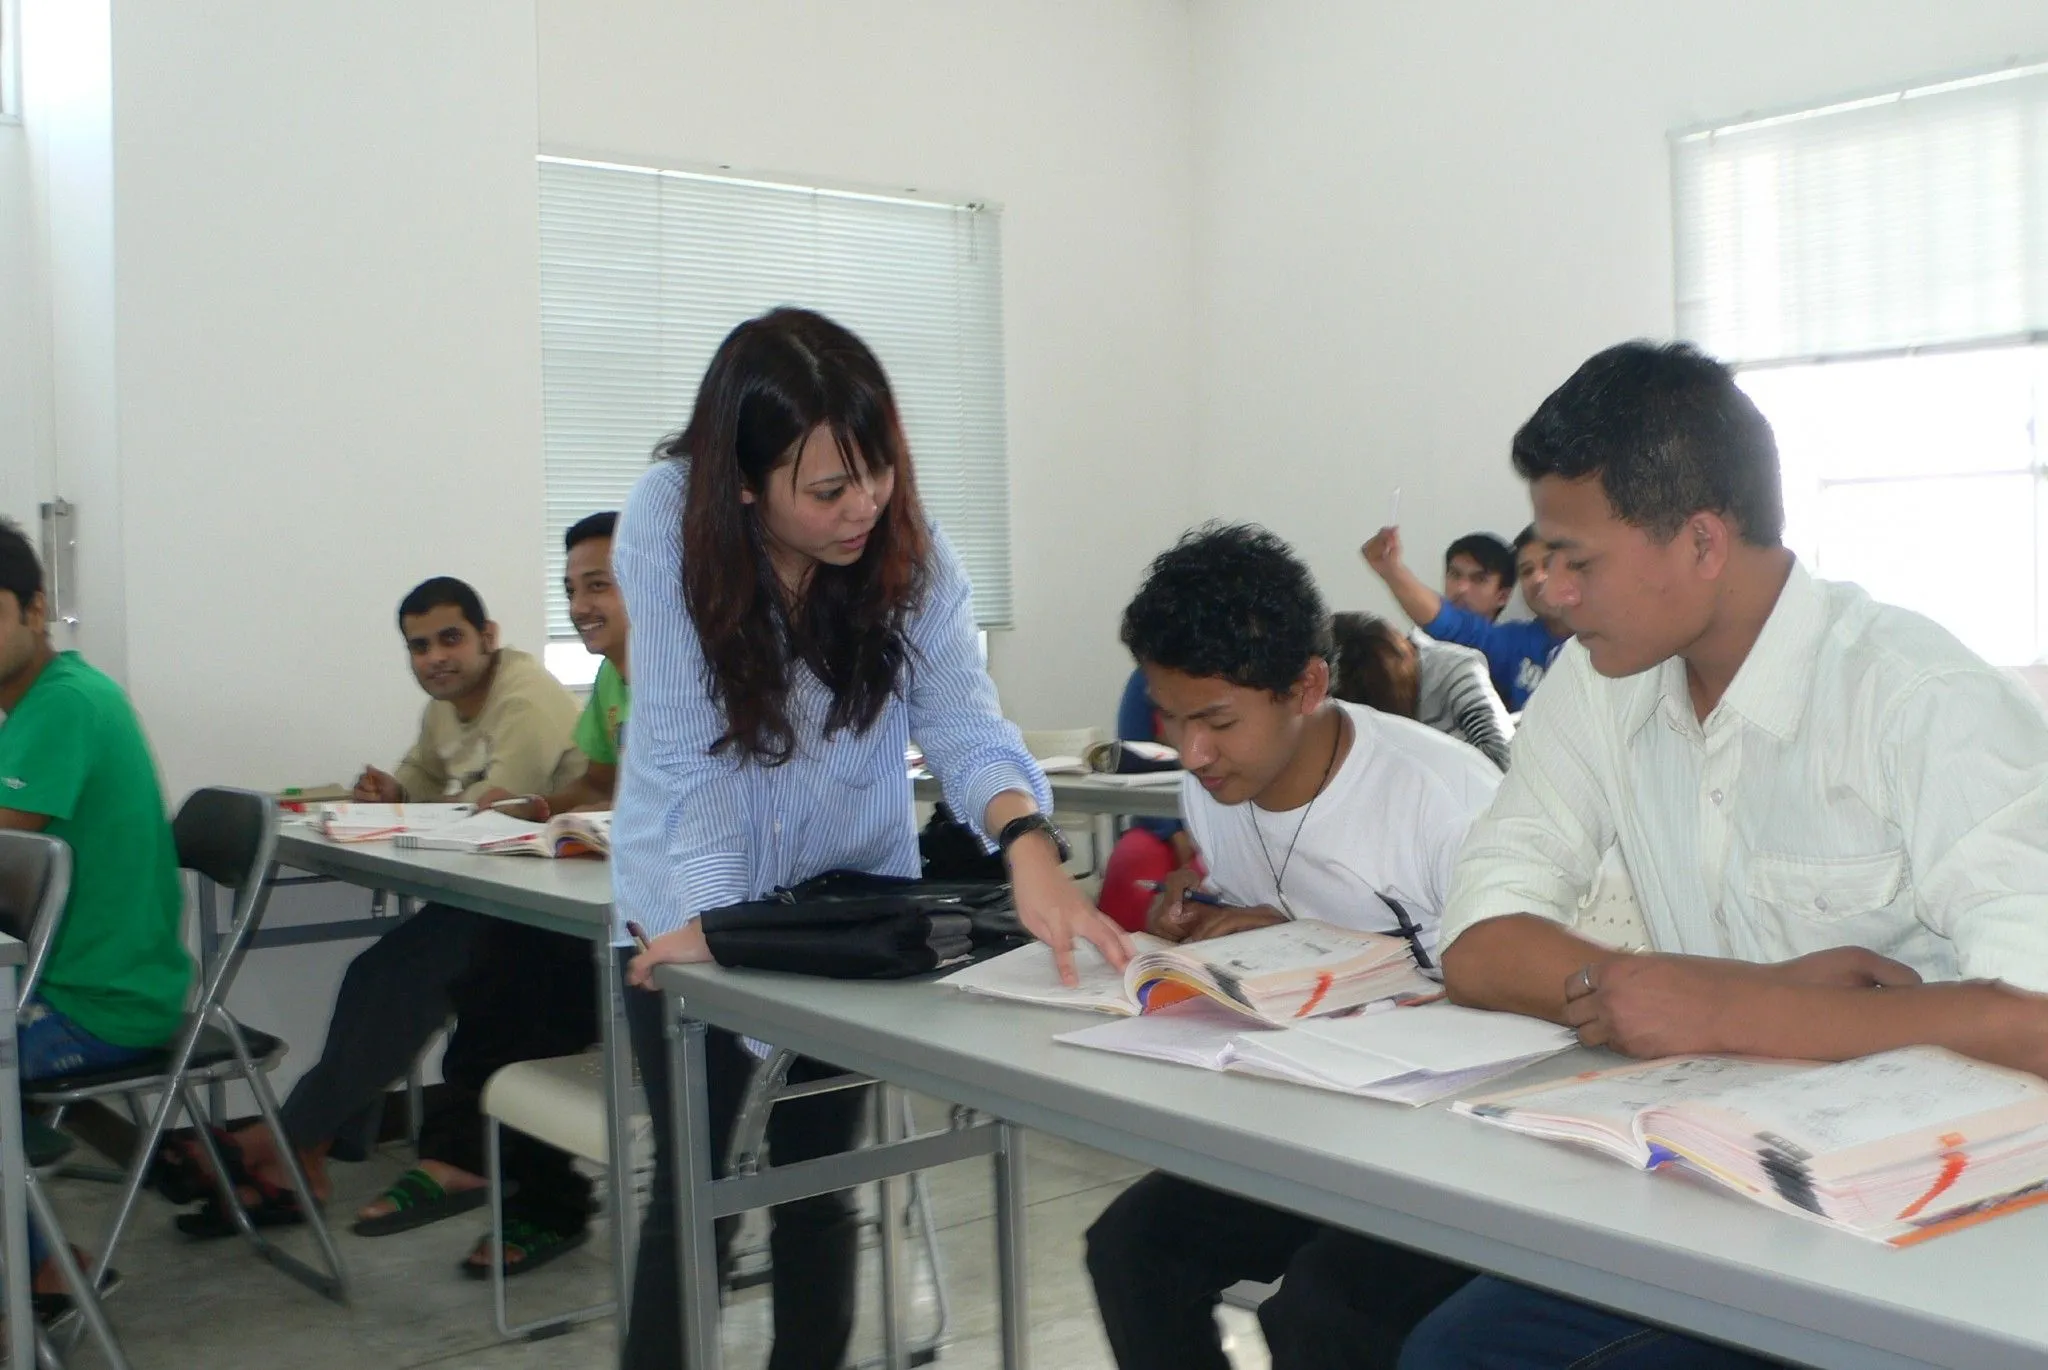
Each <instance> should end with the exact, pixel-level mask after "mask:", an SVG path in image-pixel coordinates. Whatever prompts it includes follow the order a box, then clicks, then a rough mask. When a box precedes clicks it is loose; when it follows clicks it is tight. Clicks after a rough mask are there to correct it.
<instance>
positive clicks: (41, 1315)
mask: <svg viewBox="0 0 2048 1370" xmlns="http://www.w3.org/2000/svg"><path fill="white" fill-rule="evenodd" d="M81 1268H83V1269H85V1270H86V1271H87V1273H88V1274H90V1272H91V1267H90V1266H89V1265H83V1266H81ZM120 1287H121V1272H120V1271H118V1270H116V1269H115V1268H114V1267H113V1266H111V1265H110V1266H108V1267H107V1273H106V1274H104V1275H102V1276H100V1298H101V1299H103V1300H104V1299H105V1298H106V1297H107V1295H109V1294H111V1293H113V1292H114V1291H115V1290H116V1289H119V1288H120ZM29 1305H30V1307H32V1308H34V1309H35V1314H36V1321H37V1322H39V1323H41V1324H42V1325H43V1328H44V1330H45V1331H48V1330H51V1329H52V1328H54V1327H55V1326H56V1325H57V1324H58V1323H59V1322H61V1321H62V1320H63V1319H65V1318H68V1317H70V1316H71V1315H72V1314H73V1313H75V1312H76V1311H78V1305H77V1303H76V1302H75V1301H74V1300H73V1299H72V1297H71V1295H69V1294H45V1293H42V1292H41V1291H38V1292H36V1293H34V1294H31V1295H29Z"/></svg>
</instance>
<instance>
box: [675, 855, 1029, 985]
mask: <svg viewBox="0 0 2048 1370" xmlns="http://www.w3.org/2000/svg"><path fill="white" fill-rule="evenodd" d="M703 926H704V941H705V943H706V945H708V946H709V947H710V948H711V956H712V959H713V960H715V961H717V962H718V964H719V965H721V966H744V967H747V968H750V969H753V970H779V971H787V972H790V973H792V974H796V975H821V976H824V977H826V978H828V979H833V980H901V979H904V978H906V977H908V976H912V975H922V974H924V973H925V972H927V971H932V970H936V969H938V968H939V967H940V966H943V965H946V964H948V963H950V962H954V961H960V960H964V959H965V958H966V957H968V956H969V955H971V954H972V953H973V952H974V951H975V950H976V949H977V948H981V947H988V948H995V947H1002V946H1008V945H1011V944H1014V943H1015V942H1018V941H1020V940H1023V938H1024V932H1023V928H1022V927H1021V925H1019V923H1018V922H1017V909H1016V903H1015V901H1014V900H1013V899H1012V898H1011V895H1010V887H1009V886H1008V885H996V884H990V883H988V882H986V881H973V880H905V879H900V878H897V877H894V876H887V875H869V874H866V873H865V872H862V871H827V872H826V873H825V874H823V875H819V876H814V877H813V878H811V879H809V880H806V881H804V882H803V883H802V884H800V885H797V886H795V887H793V888H789V889H780V890H777V891H776V892H775V893H774V894H773V895H771V896H770V897H768V898H766V899H749V900H746V901H745V902H743V903H738V904H728V905H726V906H725V907H724V908H722V909H710V910H707V911H706V912H705V914H704V916H703Z"/></svg>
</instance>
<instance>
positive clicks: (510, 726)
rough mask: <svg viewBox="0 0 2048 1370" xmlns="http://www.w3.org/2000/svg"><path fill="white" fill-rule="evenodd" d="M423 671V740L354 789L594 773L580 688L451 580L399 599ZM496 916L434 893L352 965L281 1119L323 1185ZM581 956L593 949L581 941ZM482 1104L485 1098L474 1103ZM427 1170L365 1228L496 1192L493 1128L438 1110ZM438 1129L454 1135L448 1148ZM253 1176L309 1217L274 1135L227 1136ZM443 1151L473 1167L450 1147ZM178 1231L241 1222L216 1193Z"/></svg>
mask: <svg viewBox="0 0 2048 1370" xmlns="http://www.w3.org/2000/svg"><path fill="white" fill-rule="evenodd" d="M398 627H399V631H400V633H401V634H402V635H403V637H404V639H405V647H406V652H407V654H408V656H409V657H410V659H411V663H412V671H413V675H414V676H415V678H417V680H418V681H419V685H420V688H421V689H422V690H424V691H426V692H427V694H428V695H429V696H430V697H431V702H430V703H429V704H428V705H427V707H426V710H425V711H424V713H423V714H422V715H421V718H420V733H419V739H418V740H417V741H416V742H415V743H414V744H413V747H412V750H411V751H409V752H407V753H406V756H405V759H404V760H403V761H401V762H400V763H399V765H398V769H397V772H396V773H395V774H393V773H390V772H386V771H382V770H379V769H378V768H376V767H375V766H367V767H365V768H364V770H363V774H362V776H361V778H360V779H358V780H357V781H356V790H355V793H356V798H357V799H358V800H359V801H363V802H368V803H428V802H436V801H443V800H447V801H459V800H473V799H475V798H477V797H478V796H479V795H482V794H484V793H486V792H487V791H491V790H509V791H511V792H512V793H515V794H551V793H555V792H557V791H559V790H561V789H563V788H565V787H566V786H568V785H569V784H570V783H571V782H573V781H575V780H576V779H577V778H578V777H580V776H581V775H582V773H583V768H584V764H585V763H584V755H583V751H582V749H581V748H579V747H578V746H577V745H576V743H575V739H574V733H575V728H576V720H577V718H578V716H579V715H580V714H581V712H582V705H580V704H579V703H578V702H577V700H576V697H575V696H574V695H572V694H570V693H569V692H568V691H567V690H566V689H564V688H563V687H562V686H561V684H560V683H559V682H557V681H556V680H555V678H554V677H553V676H551V675H549V674H548V673H547V672H546V670H544V669H543V668H542V667H541V665H540V663H539V662H538V661H536V660H535V659H534V658H533V657H532V656H530V655H528V654H527V653H525V652H520V651H515V650H513V649H512V648H509V647H501V646H499V645H498V625H497V624H495V623H493V622H491V620H490V619H489V617H488V616H487V615H486V614H485V612H484V606H483V602H482V600H481V599H480V598H479V597H478V596H477V593H476V591H475V590H473V589H471V588H470V587H469V586H468V585H467V584H465V583H464V582H462V581H460V580H457V579H455V578H454V577H452V576H437V577H435V578H434V579H432V580H429V581H426V582H424V583H422V584H420V585H418V586H416V587H415V588H414V589H413V590H412V591H411V592H410V593H409V594H407V595H406V597H405V599H404V600H403V601H402V602H401V603H400V604H399V606H398ZM490 922H491V920H490V919H489V918H488V917H487V916H485V915H483V914H479V913H475V912H472V911H471V910H468V909H460V908H455V907H453V906H452V905H448V904H428V905H426V906H425V907H424V908H422V909H420V910H419V912H418V913H416V914H415V915H414V916H413V917H412V918H410V919H408V920H406V921H405V922H404V923H402V924H400V925H399V926H397V927H396V928H394V929H392V931H391V932H389V933H387V934H386V935H385V936H384V937H382V938H380V939H379V940H378V941H377V942H376V943H375V944H373V945H372V946H370V947H369V948H367V949H366V950H365V951H363V952H362V954H361V955H359V956H357V957H356V959H355V960H354V961H353V962H351V963H350V965H349V968H348V972H347V973H346V975H344V976H343V978H342V983H341V989H340V991H339V993H338V994H337V995H336V997H335V1005H334V1015H333V1019H332V1021H331V1022H330V1023H329V1025H328V1029H327V1042H326V1046H325V1048H324V1050H323V1051H322V1053H321V1056H320V1059H319V1060H318V1061H317V1062H315V1063H314V1065H313V1068H312V1069H311V1070H309V1071H307V1073H306V1074H305V1075H304V1076H303V1077H301V1078H300V1080H299V1082H298V1083H297V1084H296V1085H295V1086H293V1088H292V1092H291V1095H290V1097H289V1098H287V1099H286V1100H285V1103H284V1107H283V1109H282V1115H283V1120H284V1125H285V1131H286V1133H287V1134H288V1135H289V1136H290V1137H291V1139H292V1142H293V1144H294V1146H295V1147H296V1148H297V1149H298V1151H299V1155H300V1159H301V1161H302V1162H303V1163H304V1165H305V1168H306V1173H307V1179H308V1181H309V1182H310V1183H311V1185H312V1187H313V1190H314V1194H315V1196H316V1197H318V1198H320V1199H322V1200H325V1198H326V1197H327V1194H328V1192H329V1189H330V1184H329V1180H328V1177H327V1158H328V1155H329V1153H330V1152H333V1153H336V1154H339V1155H340V1156H342V1157H343V1158H344V1159H360V1158H361V1157H362V1156H363V1154H365V1152H366V1151H367V1149H368V1146H369V1145H370V1142H371V1141H372V1139H373V1137H374V1129H375V1124H376V1122H377V1119H378V1117H379V1116H380V1115H381V1112H382V1104H383V1094H384V1090H385V1088H386V1086H388V1085H389V1084H390V1082H391V1081H392V1080H395V1079H397V1078H399V1077H400V1076H403V1075H404V1074H405V1072H406V1070H407V1069H408V1068H409V1067H410V1066H411V1063H412V1062H413V1060H414V1059H415V1058H417V1057H418V1055H419V1053H420V1052H421V1051H422V1050H423V1049H424V1048H425V1047H426V1045H427V1043H428V1042H429V1041H430V1040H431V1039H432V1037H433V1035H434V1034H435V1033H436V1032H438V1031H440V1030H441V1028H442V1026H443V1025H444V1024H445V1023H446V1022H447V1020H448V1018H449V1017H450V1016H451V1014H454V1013H455V1012H456V1011H457V997H458V989H459V987H460V986H462V985H463V983H464V982H465V979H466V977H468V976H470V975H471V974H472V972H473V966H472V963H473V961H474V959H475V952H476V949H477V948H478V947H479V946H480V945H481V944H482V942H483V940H484V938H485V937H486V936H487V935H488V932H489V924H490ZM579 954H580V949H579ZM466 1108H467V1112H468V1113H470V1114H473V1113H474V1101H473V1100H470V1101H469V1102H468V1104H467V1105H466ZM429 1124H430V1127H429V1130H428V1132H427V1133H423V1134H422V1139H421V1160H420V1165H419V1167H418V1168H416V1169H414V1170H411V1171H408V1172H407V1173H406V1174H405V1175H404V1176H403V1177H401V1179H400V1180H399V1182H398V1183H397V1184H395V1185H393V1186H392V1188H391V1189H390V1190H389V1191H387V1193H386V1194H385V1196H384V1197H383V1198H381V1199H379V1200H378V1201H377V1202H375V1203H372V1204H371V1205H369V1206H368V1207H367V1208H366V1209H364V1210H363V1212H362V1213H361V1214H359V1215H358V1221H357V1224H356V1231H357V1232H358V1233H359V1234H361V1235H366V1236H375V1235H381V1234H383V1233H387V1232H399V1231H405V1230H408V1229H409V1228H411V1227H416V1226H419V1225H421V1224H422V1223H425V1222H432V1221H435V1220H437V1219H439V1218H442V1217H449V1216H453V1215H454V1214H456V1213H460V1212H464V1211H466V1210H468V1209H473V1208H475V1207H477V1206H478V1205H479V1204H481V1203H482V1202H483V1200H484V1197H485V1190H484V1179H483V1177H482V1176H481V1175H479V1174H477V1173H476V1170H477V1168H478V1167H477V1165H476V1164H475V1163H474V1157H475V1156H478V1155H480V1154H481V1148H480V1145H479V1146H472V1145H469V1143H470V1142H472V1141H474V1140H475V1139H474V1138H472V1137H470V1136H468V1134H469V1133H471V1132H477V1133H478V1134H479V1135H480V1131H479V1129H480V1123H478V1122H477V1120H476V1119H474V1118H473V1117H469V1116H465V1117H459V1118H443V1117H430V1119H429ZM429 1134H431V1135H432V1136H435V1137H440V1138H444V1139H446V1140H447V1145H445V1146H442V1147H438V1148H436V1147H434V1146H432V1145H430V1143H429ZM225 1141H226V1144H227V1146H228V1149H229V1155H230V1157H231V1158H232V1159H233V1161H234V1162H235V1164H236V1165H237V1166H238V1167H239V1169H240V1171H241V1172H242V1173H243V1174H245V1175H246V1176H247V1177H248V1180H249V1183H248V1185H247V1186H246V1187H245V1188H244V1189H243V1191H242V1194H241V1197H242V1200H243V1203H244V1205H245V1207H247V1208H248V1209H249V1213H250V1216H251V1218H252V1219H253V1220H254V1221H256V1222H257V1223H258V1224H259V1225H264V1226H270V1225H282V1224H289V1223H298V1222H303V1221H304V1215H303V1214H302V1213H301V1212H300V1211H299V1208H298V1202H297V1198H296V1196H294V1195H293V1194H292V1192H291V1191H290V1189H289V1188H288V1187H287V1186H288V1179H287V1176H288V1172H287V1170H286V1169H285V1166H284V1164H283V1161H282V1158H280V1157H279V1156H278V1155H276V1154H275V1150H274V1146H273V1144H272V1142H271V1140H270V1134H269V1133H268V1132H267V1131H265V1130H264V1129H263V1128H261V1127H251V1128H247V1129H244V1130H243V1131H241V1132H238V1133H236V1134H234V1135H233V1136H232V1137H230V1138H227V1139H225ZM437 1150H443V1151H446V1152H448V1154H450V1155H453V1156H457V1157H459V1160H460V1162H461V1163H454V1162H450V1161H446V1160H442V1159H440V1158H439V1157H438V1156H437V1155H436V1154H435V1152H436V1151H437ZM198 1165H199V1158H198V1156H197V1154H196V1152H195V1151H193V1150H191V1149H189V1148H173V1149H172V1152H171V1153H170V1154H169V1155H168V1156H167V1157H166V1163H165V1165H164V1167H163V1171H164V1173H165V1174H166V1176H167V1178H166V1179H165V1180H164V1181H162V1182H161V1183H160V1186H159V1187H160V1188H163V1189H164V1191H165V1193H166V1195H167V1196H168V1197H171V1198H173V1199H174V1200H179V1199H186V1198H189V1197H197V1196H198V1195H199V1194H203V1193H207V1192H208V1191H207V1189H205V1188H203V1187H202V1186H201V1184H200V1183H199V1182H198V1179H199V1178H203V1177H197V1178H195V1177H193V1176H192V1174H191V1172H192V1171H193V1170H194V1169H195V1168H196V1167H198ZM177 1222H178V1228H179V1230H180V1231H182V1232H184V1233H186V1234H187V1235H188V1236H192V1237H199V1238H210V1237H225V1236H231V1235H233V1234H234V1232H235V1231H236V1228H235V1227H234V1224H233V1221H232V1219H231V1218H230V1217H229V1216H228V1215H227V1214H226V1213H224V1212H222V1211H221V1210H220V1207H219V1205H218V1202H217V1201H216V1200H215V1199H213V1198H211V1197H208V1198H207V1199H206V1203H205V1206H204V1207H203V1208H202V1209H201V1210H200V1211H198V1212H195V1213H186V1214H181V1215H180V1216H179V1218H178V1220H177Z"/></svg>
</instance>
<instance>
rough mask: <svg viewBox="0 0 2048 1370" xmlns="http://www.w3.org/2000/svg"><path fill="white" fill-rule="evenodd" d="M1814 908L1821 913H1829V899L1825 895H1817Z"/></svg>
mask: <svg viewBox="0 0 2048 1370" xmlns="http://www.w3.org/2000/svg"><path fill="white" fill-rule="evenodd" d="M1813 907H1814V908H1815V909H1816V910H1817V911H1819V912H1821V913H1826V912H1827V911H1828V897H1827V896H1826V895H1825V894H1816V895H1815V896H1814V897H1813Z"/></svg>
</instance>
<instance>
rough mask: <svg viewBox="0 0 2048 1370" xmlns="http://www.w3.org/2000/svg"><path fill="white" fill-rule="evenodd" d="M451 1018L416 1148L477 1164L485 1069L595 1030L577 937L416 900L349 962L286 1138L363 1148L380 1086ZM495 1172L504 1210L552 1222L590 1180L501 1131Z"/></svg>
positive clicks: (580, 1207) (582, 945)
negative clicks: (511, 1187) (440, 1082)
mask: <svg viewBox="0 0 2048 1370" xmlns="http://www.w3.org/2000/svg"><path fill="white" fill-rule="evenodd" d="M451 1015H453V1016H455V1017H456V1018H457V1023H456V1027H455V1032H454V1034H453V1035H452V1036H451V1037H450V1038H449V1040H448V1050H447V1053H446V1055H445V1056H444V1058H443V1063H442V1074H443V1076H444V1078H445V1079H446V1080H447V1085H446V1087H445V1088H444V1089H443V1090H441V1091H439V1094H440V1095H441V1097H440V1099H439V1100H438V1101H437V1103H436V1104H435V1106H434V1107H432V1108H430V1109H429V1110H428V1115H427V1118H426V1120H425V1123H424V1125H423V1127H422V1130H421V1135H420V1155H421V1156H422V1157H424V1158H427V1159H431V1160H438V1161H445V1162H447V1163H448V1164H450V1165H454V1166H459V1167H461V1168H462V1169H464V1170H468V1171H470V1172H471V1173H473V1174H481V1173H483V1169H484V1156H483V1121H482V1117H481V1115H480V1114H479V1113H478V1111H477V1103H478V1100H479V1099H480V1097H481V1095H482V1092H483V1087H484V1082H485V1081H487V1080H488V1079H489V1078H490V1076H491V1072H493V1071H495V1070H496V1069H497V1068H498V1067H499V1066H503V1065H509V1064H511V1063H512V1062H514V1061H530V1060H536V1059H540V1058H542V1057H547V1056H565V1055H568V1054H569V1053H571V1052H575V1051H580V1050H582V1049H583V1048H584V1047H585V1046H588V1045H589V1044H590V1043H591V1042H592V1041H593V1040H595V1039H596V1037H597V1035H598V1028H597V968H596V966H595V964H594V963H593V962H592V960H591V950H590V943H588V942H586V941H583V940H581V939H578V938H574V937H567V936H564V935H562V934H560V933H553V932H544V931H541V930H539V929H536V928H529V927H524V926H522V925H520V924H517V923H513V922H509V921H507V920H505V919H499V918H492V917H489V916H488V915H486V914H481V913H473V912H471V911H470V910H468V909H458V908H455V907H453V906H452V905H448V904H428V905H426V906H425V907H423V908H421V909H420V910H419V912H417V913H415V914H414V915H413V916H412V917H411V918H408V919H407V920H406V921H404V922H403V923H400V924H399V925H398V926H397V927H395V928H393V929H392V930H391V931H390V932H388V933H386V934H385V935H384V936H382V937H380V938H379V939H377V941H375V942H373V943H372V944H371V945H369V946H368V947H365V948H364V949H363V950H362V952H361V953H359V954H358V955H357V956H356V959H355V960H353V961H351V962H350V963H349V967H348V970H347V972H346V973H345V974H344V975H343V976H342V979H341V989H340V992H339V993H337V994H336V996H335V999H334V1016H333V1018H332V1019H330V1020H329V1022H328V1025H327V1041H326V1045H325V1046H324V1047H323V1048H322V1049H321V1053H320V1059H319V1060H318V1061H317V1062H315V1063H314V1065H313V1068H312V1069H311V1070H309V1071H307V1072H306V1073H305V1074H304V1075H303V1076H301V1077H300V1079H299V1082H298V1083H297V1084H296V1085H294V1086H292V1092H291V1094H290V1096H289V1097H288V1098H286V1100H285V1101H284V1105H283V1108H282V1109H281V1113H282V1115H283V1119H284V1128H285V1135H286V1136H288V1137H290V1138H291V1139H292V1142H293V1144H294V1145H296V1146H301V1147H304V1146H312V1145H315V1144H317V1143H319V1142H323V1141H332V1142H333V1143H334V1148H333V1154H334V1155H335V1156H336V1157H337V1158H338V1159H341V1160H361V1159H363V1158H364V1157H365V1156H366V1155H367V1154H368V1153H369V1150H370V1148H371V1146H373V1145H374V1144H375V1141H376V1127H377V1121H378V1119H379V1118H380V1117H381V1116H382V1114H383V1111H384V1090H385V1088H386V1087H387V1086H388V1085H389V1084H390V1083H391V1082H392V1081H393V1080H396V1079H398V1078H400V1077H401V1076H403V1075H404V1074H405V1073H406V1072H407V1071H408V1070H410V1069H411V1068H412V1063H413V1062H414V1061H415V1060H416V1059H418V1057H419V1054H420V1052H422V1051H424V1050H425V1049H426V1046H427V1043H428V1042H430V1041H432V1040H433V1037H434V1034H435V1033H436V1032H439V1031H440V1030H441V1028H442V1027H443V1026H444V1025H446V1023H447V1022H448V1019H449V1017H450V1016H451ZM505 1176H506V1179H507V1180H508V1181H512V1182H515V1183H516V1185H517V1187H518V1193H517V1197H516V1198H514V1199H513V1200H512V1201H511V1202H510V1204H509V1205H508V1208H509V1209H510V1211H511V1212H513V1213H515V1214H518V1215H520V1216H524V1217H528V1218H531V1219H533V1220H534V1221H536V1222H541V1223H543V1224H544V1225H547V1226H553V1227H556V1228H557V1230H562V1231H568V1230H572V1229H573V1228H577V1227H580V1226H582V1224H583V1223H584V1221H586V1220H587V1218H588V1216H589V1209H590V1188H589V1183H588V1182H587V1181H585V1180H584V1179H583V1178H582V1177H581V1176H579V1175H577V1174H576V1173H575V1171H574V1169H573V1168H572V1166H571V1162H570V1159H569V1157H568V1155H567V1153H565V1152H561V1151H557V1150H556V1149H555V1148H553V1147H549V1146H545V1145H543V1144H542V1143H539V1142H536V1141H533V1140H532V1139H530V1138H524V1137H518V1136H516V1134H514V1133H511V1132H507V1133H506V1134H505ZM571 1215H573V1219H572V1218H571Z"/></svg>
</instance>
